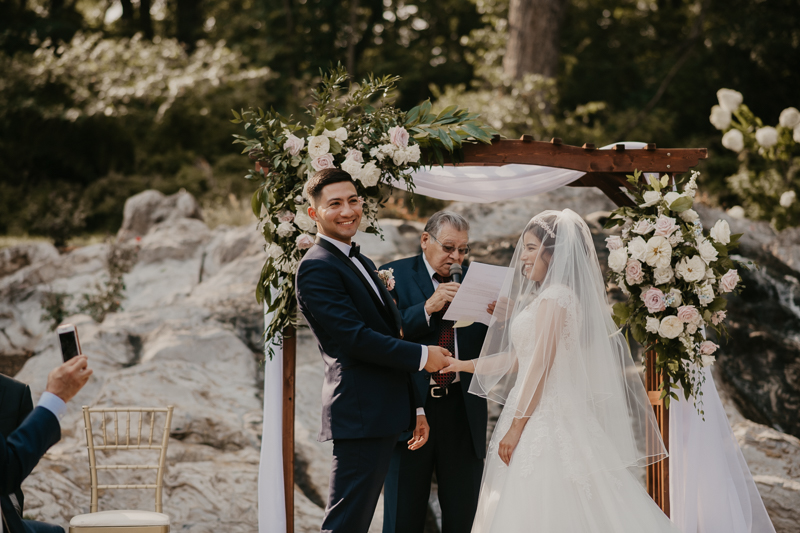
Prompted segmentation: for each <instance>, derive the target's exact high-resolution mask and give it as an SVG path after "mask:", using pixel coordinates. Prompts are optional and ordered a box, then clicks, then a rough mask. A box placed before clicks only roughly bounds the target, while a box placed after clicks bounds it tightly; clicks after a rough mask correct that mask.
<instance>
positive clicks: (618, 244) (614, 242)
mask: <svg viewBox="0 0 800 533" xmlns="http://www.w3.org/2000/svg"><path fill="white" fill-rule="evenodd" d="M606 248H608V249H609V250H610V251H612V252H613V251H614V250H619V249H620V248H622V239H621V238H620V237H619V235H612V236H611V237H606Z"/></svg>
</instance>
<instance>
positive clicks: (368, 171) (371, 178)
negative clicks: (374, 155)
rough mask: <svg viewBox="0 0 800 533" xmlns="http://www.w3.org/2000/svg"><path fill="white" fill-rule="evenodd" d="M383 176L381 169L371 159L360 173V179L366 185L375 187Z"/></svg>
mask: <svg viewBox="0 0 800 533" xmlns="http://www.w3.org/2000/svg"><path fill="white" fill-rule="evenodd" d="M380 178H381V169H380V168H378V167H377V166H376V165H375V163H374V162H373V161H370V162H369V163H367V164H366V165H364V168H362V169H361V172H359V173H358V180H359V181H360V182H361V183H363V184H364V186H365V187H374V186H375V185H377V184H378V180H379V179H380Z"/></svg>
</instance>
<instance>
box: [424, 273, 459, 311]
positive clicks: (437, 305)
mask: <svg viewBox="0 0 800 533" xmlns="http://www.w3.org/2000/svg"><path fill="white" fill-rule="evenodd" d="M459 287H461V284H460V283H456V282H454V281H451V282H450V283H440V284H439V286H438V287H436V290H435V291H434V292H433V294H432V295H431V297H430V298H428V300H427V301H426V302H425V312H426V313H428V315H432V314H433V313H435V312H437V311H441V310H442V308H443V307H444V304H446V303H447V302H452V301H453V298H455V296H456V292H458V288H459Z"/></svg>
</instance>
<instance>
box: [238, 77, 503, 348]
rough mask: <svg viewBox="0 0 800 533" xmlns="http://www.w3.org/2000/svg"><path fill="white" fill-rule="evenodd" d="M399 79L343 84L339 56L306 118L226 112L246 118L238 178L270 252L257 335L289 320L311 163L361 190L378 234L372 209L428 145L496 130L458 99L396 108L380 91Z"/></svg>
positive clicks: (311, 235)
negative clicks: (266, 315) (243, 166)
mask: <svg viewBox="0 0 800 533" xmlns="http://www.w3.org/2000/svg"><path fill="white" fill-rule="evenodd" d="M398 80H399V78H398V77H395V76H384V77H382V78H376V77H374V76H372V75H370V76H369V77H368V79H366V80H364V81H362V83H361V84H360V85H356V84H353V85H352V86H351V87H350V89H349V90H347V89H346V86H347V84H349V81H350V78H349V76H348V74H347V71H346V70H345V69H344V68H342V67H341V65H340V66H338V67H336V68H334V69H332V70H331V71H330V72H328V73H327V74H323V75H322V79H321V82H320V85H319V86H318V87H317V88H316V89H315V90H313V91H312V97H313V102H312V103H311V104H310V105H309V106H308V107H307V113H308V115H309V116H310V117H311V121H310V122H311V123H310V124H309V125H305V124H303V123H302V122H300V121H296V120H293V119H292V117H288V118H286V117H283V116H281V115H280V114H278V113H276V112H275V111H274V110H270V111H269V112H265V111H263V110H262V109H252V108H251V109H248V110H246V111H245V110H242V111H241V112H237V111H233V116H234V119H233V120H232V122H233V123H235V124H244V130H245V134H244V135H235V138H236V140H235V141H234V142H235V143H238V144H242V145H244V150H243V151H242V153H244V154H248V156H249V157H250V159H251V160H253V161H255V168H254V169H252V170H250V171H249V172H248V174H247V176H245V178H246V179H248V180H251V181H254V182H256V183H258V187H257V188H256V191H255V193H254V194H253V197H252V201H251V205H252V209H253V213H254V214H255V215H256V216H257V217H259V221H260V227H261V229H262V233H263V235H264V238H265V240H266V248H265V249H266V252H267V256H268V257H267V259H266V262H265V263H264V267H263V268H262V270H261V276H260V279H259V281H258V286H257V287H256V299H257V300H258V302H259V303H262V302H264V301H266V302H267V306H268V310H269V311H270V312H274V314H273V318H272V321H271V322H270V324H269V325H267V328H266V331H265V332H264V335H265V338H268V339H273V340H275V341H276V342H279V340H280V338H281V335H282V332H283V330H284V329H285V328H286V327H287V326H294V325H296V314H297V313H296V301H295V291H294V281H295V280H294V274H295V273H296V271H297V266H298V264H299V262H300V260H301V259H302V257H303V255H304V254H305V252H306V250H308V249H309V248H311V247H312V246H313V245H314V242H315V234H316V223H315V222H314V221H313V220H312V219H311V217H309V216H308V214H307V209H308V199H307V197H306V195H305V192H304V191H305V189H304V187H305V184H306V182H307V181H308V179H309V178H310V177H311V176H312V175H313V174H314V173H315V172H317V171H319V170H322V169H325V168H333V167H337V168H341V169H343V170H345V171H347V172H348V173H349V174H350V175H351V176H352V177H353V179H354V181H355V182H356V188H357V189H358V192H359V195H360V196H361V197H362V198H363V199H364V216H363V218H362V222H361V225H360V226H359V230H360V231H364V232H367V233H373V234H380V227H379V225H378V221H377V215H378V208H379V207H380V206H382V205H384V203H385V202H386V200H387V199H388V197H389V195H390V194H391V192H392V190H393V187H394V186H397V185H398V184H399V185H404V186H405V187H406V189H407V190H408V191H413V188H414V183H413V179H412V173H413V172H414V171H415V170H417V169H418V168H419V167H420V166H422V165H423V164H430V162H429V161H426V154H429V156H430V157H431V158H432V159H434V160H435V161H436V162H438V163H439V164H443V163H444V154H445V153H447V154H449V155H450V158H451V160H454V161H457V160H458V159H459V157H460V149H461V146H462V143H464V142H483V143H487V144H490V143H491V140H492V136H493V135H495V134H497V132H496V131H495V130H494V129H492V128H491V127H489V126H485V125H483V124H481V123H480V122H478V120H477V119H478V115H477V114H474V113H469V111H468V110H466V109H459V108H458V107H457V106H449V107H447V108H445V109H443V110H442V111H441V112H439V113H438V114H434V113H432V112H431V103H430V101H426V102H424V103H423V104H422V105H420V106H417V107H415V108H413V109H411V110H410V111H408V112H404V111H401V110H400V109H397V108H396V107H394V106H392V105H390V104H388V103H386V100H388V99H389V98H390V97H391V95H392V91H393V89H394V88H395V84H396V82H397V81H398ZM385 281H386V282H387V283H388V280H385ZM271 355H272V346H270V356H271Z"/></svg>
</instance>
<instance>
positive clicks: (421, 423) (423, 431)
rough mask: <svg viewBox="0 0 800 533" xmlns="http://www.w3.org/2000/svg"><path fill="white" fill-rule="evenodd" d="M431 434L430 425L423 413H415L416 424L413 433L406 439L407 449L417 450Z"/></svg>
mask: <svg viewBox="0 0 800 533" xmlns="http://www.w3.org/2000/svg"><path fill="white" fill-rule="evenodd" d="M430 434H431V427H430V426H429V425H428V419H427V418H426V417H425V415H417V425H416V426H415V427H414V434H413V436H412V437H411V439H410V440H409V441H408V449H409V450H419V449H420V448H422V445H423V444H425V443H426V442H428V437H429V436H430Z"/></svg>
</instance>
